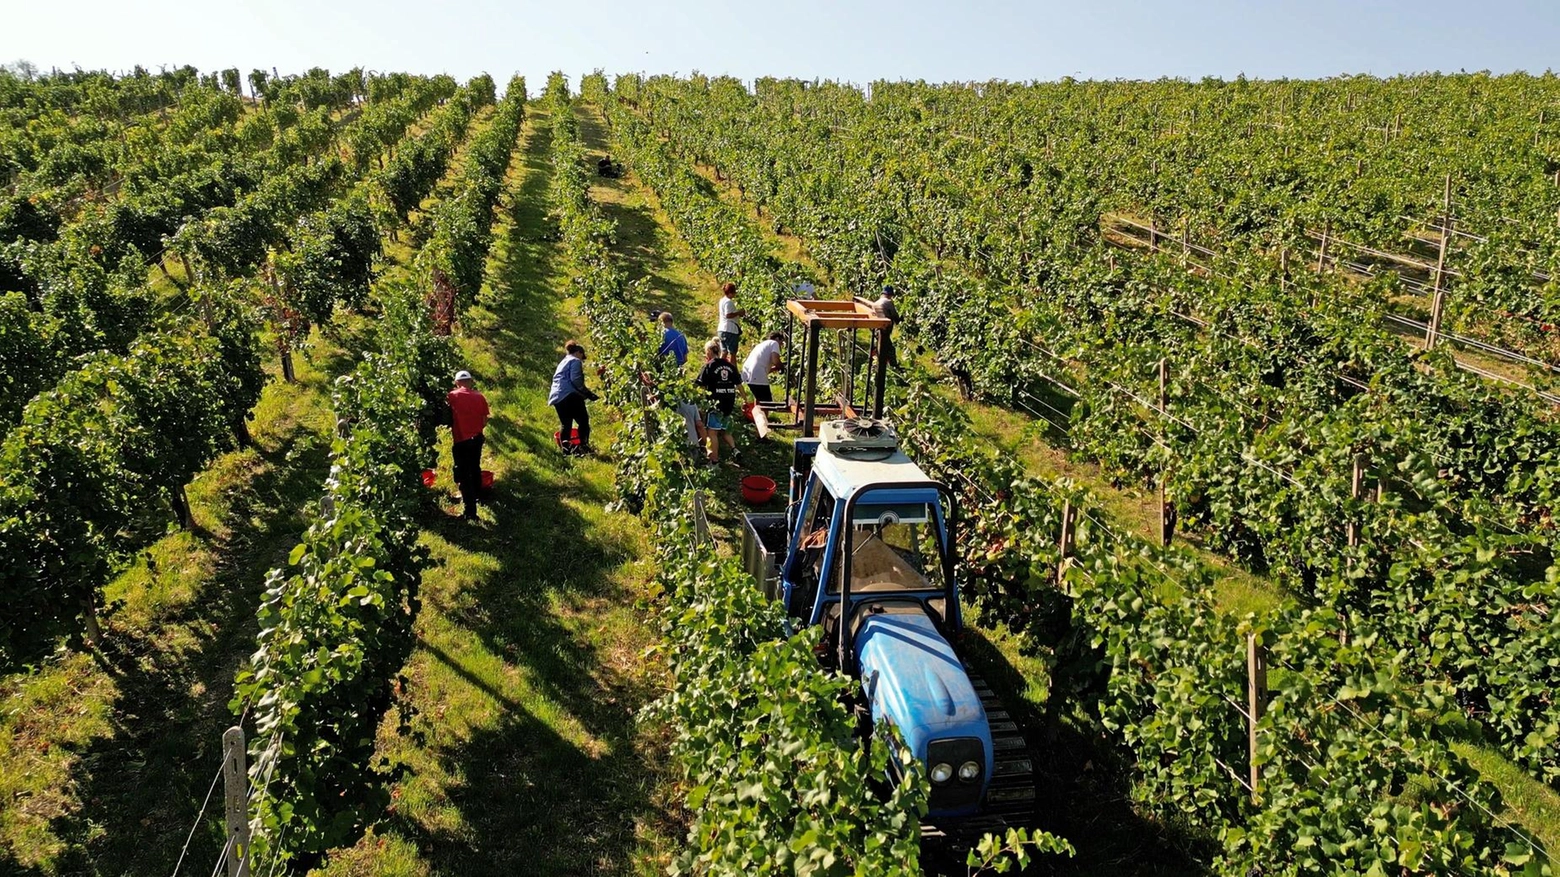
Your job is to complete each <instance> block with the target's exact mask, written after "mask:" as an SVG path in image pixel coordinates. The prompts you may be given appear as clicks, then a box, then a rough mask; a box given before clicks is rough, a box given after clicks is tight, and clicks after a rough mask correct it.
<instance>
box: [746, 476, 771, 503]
mask: <svg viewBox="0 0 1560 877" xmlns="http://www.w3.org/2000/svg"><path fill="white" fill-rule="evenodd" d="M774 498H775V480H774V479H773V478H769V477H767V476H764V475H749V476H747V477H746V478H743V479H742V501H743V502H746V503H749V504H752V505H763V504H764V503H766V502H769V501H770V500H771V499H774Z"/></svg>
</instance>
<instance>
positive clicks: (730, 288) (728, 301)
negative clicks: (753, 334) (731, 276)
mask: <svg viewBox="0 0 1560 877" xmlns="http://www.w3.org/2000/svg"><path fill="white" fill-rule="evenodd" d="M720 296H721V297H720V304H719V305H718V307H717V310H718V311H719V312H720V325H719V326H716V327H715V328H716V330H717V331H718V332H719V333H720V347H721V349H722V350H724V351H726V355H727V356H728V357H730V358H731V359H732V360H733V361H735V360H736V358H737V342H738V341H740V340H741V336H742V324H741V323H739V322H737V319H738V318H740V317H745V316H747V311H745V310H743V309H742V308H739V307H737V285H736V284H735V283H727V284H726V285H725V286H722V287H721V288H720Z"/></svg>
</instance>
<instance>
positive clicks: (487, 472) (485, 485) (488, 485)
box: [482, 469, 493, 490]
mask: <svg viewBox="0 0 1560 877" xmlns="http://www.w3.org/2000/svg"><path fill="white" fill-rule="evenodd" d="M482 489H483V490H492V489H493V470H491V469H483V470H482Z"/></svg>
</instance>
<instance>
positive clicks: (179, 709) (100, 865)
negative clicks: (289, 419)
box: [0, 423, 328, 874]
mask: <svg viewBox="0 0 1560 877" xmlns="http://www.w3.org/2000/svg"><path fill="white" fill-rule="evenodd" d="M312 439H313V436H312V434H311V433H309V432H308V430H307V427H306V426H305V425H303V424H301V423H298V424H294V425H293V428H292V429H291V430H290V431H289V433H288V435H287V436H286V437H285V438H284V439H283V440H282V441H281V443H280V444H279V445H278V446H277V447H276V449H275V450H270V451H265V450H260V451H258V453H259V457H260V459H261V460H263V461H264V462H265V463H266V464H267V468H266V469H265V471H264V472H263V473H262V474H261V475H259V476H258V477H257V478H255V479H254V480H253V481H251V482H249V483H248V484H247V485H246V486H245V487H244V489H242V490H239V491H236V492H234V493H231V494H229V495H227V496H226V497H225V499H226V501H227V504H228V510H227V518H228V520H230V521H232V522H234V524H235V525H236V526H235V528H234V529H235V530H236V531H237V533H236V534H235V535H234V536H233V537H232V538H230V539H229V540H227V541H226V542H221V541H218V542H208V541H207V540H204V539H202V540H201V541H202V544H203V545H205V546H207V547H209V548H210V550H211V551H212V553H213V554H214V556H215V557H216V559H217V563H218V567H217V569H216V570H215V572H214V574H212V575H211V576H210V577H209V578H208V579H207V580H206V581H205V582H204V583H203V584H202V585H201V589H200V593H199V594H198V595H196V596H195V597H194V598H193V599H191V600H190V601H189V602H188V603H187V604H186V605H184V606H182V607H180V608H179V609H177V610H176V611H173V612H170V613H168V614H165V615H160V616H159V617H158V618H157V619H156V620H155V622H154V623H153V626H152V627H151V628H150V629H147V630H124V629H117V630H116V629H114V619H113V618H112V617H110V618H109V619H108V625H109V629H108V631H107V632H106V635H105V636H104V640H103V645H102V648H101V651H100V652H99V654H98V655H97V659H98V662H99V664H100V666H101V667H102V668H103V669H104V671H105V672H107V673H108V674H109V675H110V676H112V677H113V679H114V684H115V687H116V688H117V690H118V697H117V699H116V700H115V703H114V708H113V715H112V718H111V726H112V733H111V734H110V736H107V737H104V738H98V739H96V740H94V741H93V742H92V743H91V744H89V745H88V746H86V747H85V748H84V749H82V750H81V751H80V752H79V753H77V755H78V758H77V760H76V761H75V763H74V766H73V768H72V782H73V784H74V786H75V788H76V797H77V799H78V800H80V801H81V802H82V804H83V806H82V808H81V809H80V810H79V811H77V812H74V813H70V814H67V815H64V816H61V817H58V818H56V819H55V820H53V822H52V824H51V830H52V832H53V833H54V834H55V835H56V836H58V837H59V838H60V839H61V840H63V841H64V842H65V844H66V851H65V852H64V853H63V855H62V856H61V857H60V859H59V864H58V871H59V873H68V874H167V873H172V871H173V868H174V864H175V862H176V861H177V860H178V857H179V851H180V849H181V848H182V847H183V844H184V842H185V838H186V835H187V834H188V833H189V831H190V827H191V826H192V825H193V824H195V821H196V816H197V814H198V813H199V812H200V807H201V802H202V800H203V799H204V798H205V796H206V792H207V789H208V788H209V786H210V783H211V782H212V779H213V777H214V776H215V775H216V772H217V769H218V767H219V766H220V763H221V752H222V744H221V738H222V732H223V731H224V730H225V729H226V728H228V727H230V726H232V725H233V724H234V716H233V715H232V713H231V712H230V711H229V710H228V701H229V698H230V697H231V694H232V684H233V676H234V673H235V672H236V671H237V669H238V667H239V666H240V664H242V662H243V661H244V660H245V658H246V657H247V656H248V655H249V653H250V652H251V651H252V650H253V648H254V641H255V634H256V617H255V607H256V606H257V605H258V603H259V599H260V595H261V592H262V591H263V588H264V580H265V573H266V571H267V570H269V569H271V568H273V567H275V566H278V565H280V564H282V563H285V561H286V558H287V552H288V550H289V549H290V548H291V547H292V546H293V544H295V543H296V542H297V540H298V536H299V533H300V532H301V531H302V529H303V527H304V525H305V521H304V518H303V515H302V511H303V507H304V504H305V503H306V502H307V501H308V500H309V499H311V498H313V497H314V495H315V494H316V492H317V491H318V488H319V484H320V479H321V477H322V476H323V474H324V472H325V471H326V469H327V466H326V463H327V453H328V445H327V444H326V443H325V442H321V441H314V440H312ZM155 574H156V573H155V572H154V573H153V575H155ZM221 822H222V817H221V802H220V799H218V800H216V801H215V802H214V804H213V806H209V807H208V808H207V810H206V816H205V818H204V819H203V820H202V822H201V827H200V829H198V830H197V831H196V832H195V836H194V841H193V842H192V844H191V847H190V861H193V862H205V863H210V862H214V861H216V858H217V855H218V853H219V852H220V850H221V848H222V844H223V835H222V832H221V828H220V826H221ZM188 864H189V862H186V865H188ZM0 870H3V869H0Z"/></svg>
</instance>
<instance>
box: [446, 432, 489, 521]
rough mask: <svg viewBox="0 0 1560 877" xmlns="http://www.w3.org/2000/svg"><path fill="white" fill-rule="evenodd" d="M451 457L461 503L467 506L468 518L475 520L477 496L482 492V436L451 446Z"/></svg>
mask: <svg viewBox="0 0 1560 877" xmlns="http://www.w3.org/2000/svg"><path fill="white" fill-rule="evenodd" d="M450 456H451V457H452V458H453V459H454V461H455V483H456V484H457V485H459V486H460V499H461V502H463V503H465V504H466V517H468V518H474V517H476V516H477V494H478V493H480V492H481V491H482V436H480V435H479V436H476V437H475V438H469V439H466V440H465V441H463V442H456V443H455V444H453V445H451V446H450Z"/></svg>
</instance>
